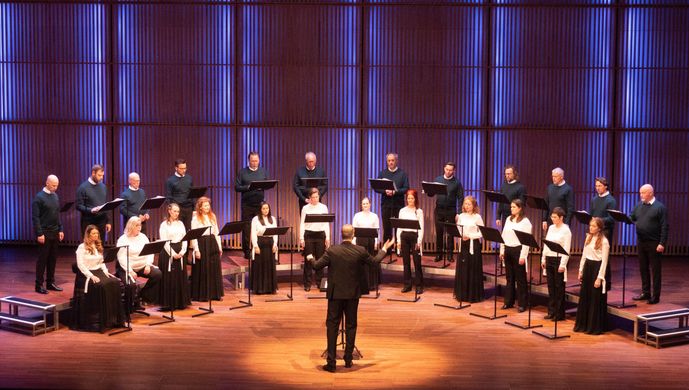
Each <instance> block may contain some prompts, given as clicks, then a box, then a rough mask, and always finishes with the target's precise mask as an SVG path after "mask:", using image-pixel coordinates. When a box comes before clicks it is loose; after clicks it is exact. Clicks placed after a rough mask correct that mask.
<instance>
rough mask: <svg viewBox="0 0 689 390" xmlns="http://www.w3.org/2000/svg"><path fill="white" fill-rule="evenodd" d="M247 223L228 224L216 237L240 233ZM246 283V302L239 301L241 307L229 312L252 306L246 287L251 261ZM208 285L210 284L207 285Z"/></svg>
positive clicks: (249, 290) (249, 289)
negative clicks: (247, 296)
mask: <svg viewBox="0 0 689 390" xmlns="http://www.w3.org/2000/svg"><path fill="white" fill-rule="evenodd" d="M247 223H249V222H248V221H234V222H228V223H226V224H225V225H224V226H223V227H222V228H221V229H220V233H218V235H219V236H226V235H229V234H238V233H241V232H242V230H244V226H246V224H247ZM247 282H248V283H245V284H244V288H246V290H247V292H248V294H249V299H248V300H247V301H242V300H241V299H240V300H239V303H241V305H239V306H233V307H230V310H235V309H243V308H245V307H251V306H253V305H254V304H253V303H251V288H250V287H247V285H248V284H250V283H251V260H249V276H248V278H247ZM209 285H210V283H209ZM208 292H209V293H210V289H208ZM208 299H209V300H210V296H209V297H208Z"/></svg>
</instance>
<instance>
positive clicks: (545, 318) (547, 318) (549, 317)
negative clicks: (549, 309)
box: [543, 314, 553, 320]
mask: <svg viewBox="0 0 689 390" xmlns="http://www.w3.org/2000/svg"><path fill="white" fill-rule="evenodd" d="M543 319H544V320H552V319H553V316H552V315H551V314H548V315H546V316H544V317H543Z"/></svg>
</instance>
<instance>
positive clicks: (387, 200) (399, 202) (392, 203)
mask: <svg viewBox="0 0 689 390" xmlns="http://www.w3.org/2000/svg"><path fill="white" fill-rule="evenodd" d="M378 178H379V179H388V180H392V181H393V182H394V183H395V187H396V188H397V190H396V191H395V194H394V195H392V196H387V195H385V191H377V190H376V192H377V193H379V194H381V206H382V207H399V208H402V207H404V194H405V193H406V192H407V190H409V178H408V177H407V174H406V173H405V172H404V171H403V170H401V169H399V168H397V170H396V171H395V172H390V170H389V169H387V168H385V169H383V170H382V171H380V172H379V173H378Z"/></svg>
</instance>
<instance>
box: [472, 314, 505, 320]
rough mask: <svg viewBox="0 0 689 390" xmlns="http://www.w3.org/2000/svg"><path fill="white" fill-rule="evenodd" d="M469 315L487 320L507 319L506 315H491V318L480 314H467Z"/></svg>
mask: <svg viewBox="0 0 689 390" xmlns="http://www.w3.org/2000/svg"><path fill="white" fill-rule="evenodd" d="M469 315H472V316H475V317H480V318H485V319H487V320H497V319H498V318H505V317H507V314H502V315H497V314H493V315H492V316H488V315H485V314H480V313H469Z"/></svg>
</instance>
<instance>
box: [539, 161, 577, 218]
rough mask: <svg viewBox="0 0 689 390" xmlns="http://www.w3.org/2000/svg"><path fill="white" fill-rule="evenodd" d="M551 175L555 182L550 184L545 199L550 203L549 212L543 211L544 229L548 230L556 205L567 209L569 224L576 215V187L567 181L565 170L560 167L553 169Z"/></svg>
mask: <svg viewBox="0 0 689 390" xmlns="http://www.w3.org/2000/svg"><path fill="white" fill-rule="evenodd" d="M551 177H552V179H553V182H552V183H551V184H549V185H548V189H547V193H546V196H545V201H546V203H547V204H548V212H547V213H543V230H544V231H545V230H548V225H550V224H551V223H552V222H551V221H550V214H552V213H553V210H554V209H555V207H560V208H562V209H563V210H565V213H566V215H565V223H566V224H567V225H569V222H570V221H571V220H572V215H574V189H573V188H572V186H571V185H569V184H568V183H567V182H565V171H564V170H563V169H562V168H560V167H558V168H555V169H553V170H552V172H551Z"/></svg>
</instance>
